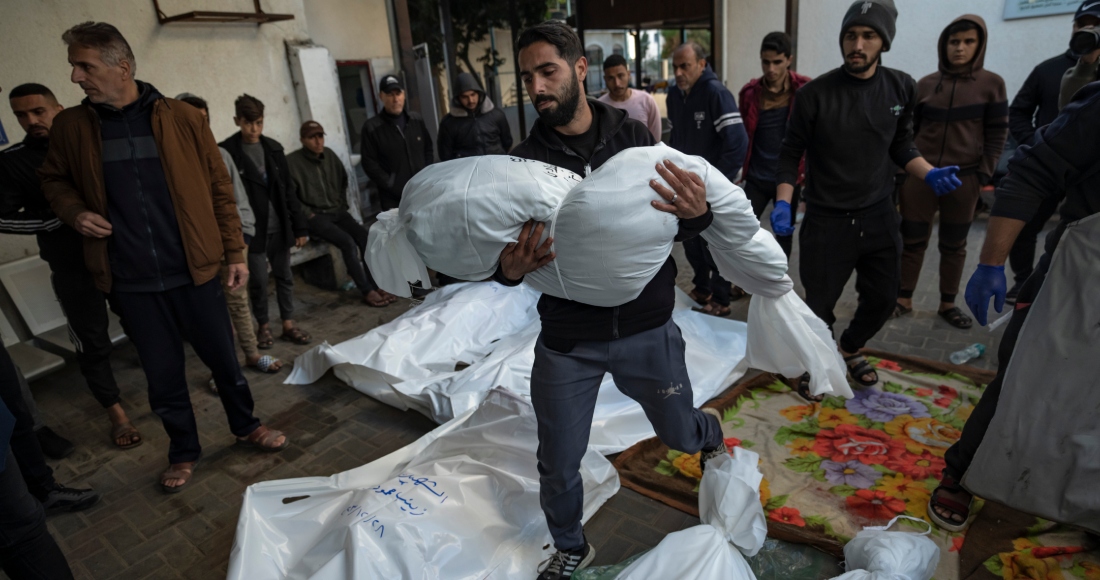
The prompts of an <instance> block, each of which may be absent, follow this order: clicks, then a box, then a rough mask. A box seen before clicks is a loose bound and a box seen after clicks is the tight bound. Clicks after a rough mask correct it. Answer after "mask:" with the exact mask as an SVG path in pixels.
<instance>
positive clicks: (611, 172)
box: [368, 145, 852, 397]
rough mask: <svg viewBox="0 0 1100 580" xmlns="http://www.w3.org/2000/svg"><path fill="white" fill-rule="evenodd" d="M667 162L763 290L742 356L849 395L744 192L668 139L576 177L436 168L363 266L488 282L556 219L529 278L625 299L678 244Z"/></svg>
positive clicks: (546, 286)
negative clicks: (693, 179) (502, 259)
mask: <svg viewBox="0 0 1100 580" xmlns="http://www.w3.org/2000/svg"><path fill="white" fill-rule="evenodd" d="M664 159H669V160H671V161H673V162H674V163H675V164H676V165H678V166H679V167H681V168H683V169H685V170H687V171H692V172H694V173H696V174H697V175H699V176H700V177H701V178H702V179H703V181H704V183H705V185H706V190H707V201H708V202H709V203H710V204H711V210H712V211H713V213H714V221H713V222H712V224H711V226H710V227H709V228H707V230H705V231H704V232H703V234H702V236H703V238H704V239H705V240H706V241H707V243H708V244H709V245H710V249H711V254H712V256H714V260H715V263H716V265H717V266H718V269H719V271H720V272H721V273H722V275H723V276H724V277H726V278H727V279H728V280H730V281H731V282H733V283H734V284H737V285H738V286H740V287H742V288H744V289H745V290H747V291H748V292H750V293H752V294H754V295H756V296H757V297H758V298H760V299H759V300H755V301H754V303H752V304H751V305H750V309H755V310H756V317H757V318H763V319H766V322H767V324H765V325H763V326H759V327H756V328H751V330H750V339H749V340H750V342H759V343H760V344H761V345H762V346H761V347H759V348H750V349H749V357H748V360H746V365H747V366H751V367H753V368H758V369H761V370H765V371H771V372H779V373H782V374H784V375H785V376H790V377H794V376H799V375H801V374H802V373H803V372H810V373H811V383H810V390H811V392H812V393H814V394H821V393H833V394H837V395H840V396H844V397H851V396H852V393H851V389H850V388H849V387H848V383H847V380H846V379H845V369H844V363H843V360H842V359H841V358H840V355H839V353H837V352H836V348H835V343H834V342H833V340H832V336H831V333H830V332H829V330H828V328H827V327H826V325H825V324H824V322H822V321H821V320H820V319H818V318H817V317H816V316H814V315H813V313H812V312H810V310H809V308H808V307H806V305H805V304H804V303H802V301H801V299H799V298H798V297H797V296H795V295H794V294H792V293H791V289H792V287H793V284H792V282H791V280H790V278H788V277H787V275H786V272H787V259H786V256H785V255H784V254H783V251H782V249H780V247H779V245H778V244H777V243H776V242H775V239H774V238H773V237H772V235H771V234H770V233H769V232H767V231H764V230H762V229H761V228H760V223H759V221H758V220H757V219H756V216H755V215H754V214H753V212H752V206H751V204H750V203H749V201H748V199H747V198H746V197H745V193H744V192H743V191H742V190H741V188H739V187H737V186H736V185H734V184H733V183H731V182H730V181H729V180H728V179H726V178H725V176H723V175H722V174H721V172H719V171H718V170H717V169H715V168H714V167H713V166H711V165H710V164H709V163H707V162H706V161H705V160H703V159H702V158H701V157H696V156H689V155H684V154H683V153H680V152H678V151H676V150H674V149H671V148H669V147H666V146H663V145H659V146H654V147H635V148H631V149H627V150H625V151H622V152H620V153H618V154H616V155H615V156H614V157H612V158H611V159H610V160H608V161H607V162H606V163H605V164H604V165H602V166H601V167H600V168H599V169H597V170H596V171H594V172H592V174H591V175H589V176H587V177H586V178H584V179H583V180H581V181H580V182H579V183H577V180H578V178H577V176H576V175H575V174H572V173H570V172H568V171H565V170H563V169H561V168H557V167H555V166H552V165H548V164H545V163H541V162H536V161H531V160H524V159H519V158H515V157H507V156H484V157H476V158H468V159H456V160H453V161H447V162H444V163H438V164H435V165H431V166H429V167H427V168H425V169H424V170H422V171H421V172H420V173H418V174H417V175H416V176H414V177H413V178H412V179H411V180H410V181H409V183H408V184H407V185H406V186H405V189H404V192H403V193H402V199H401V205H400V207H399V209H398V210H391V211H389V212H386V213H383V214H381V215H380V216H379V218H378V222H377V223H376V224H374V225H373V226H372V227H371V232H370V241H369V243H368V253H369V255H370V258H369V260H368V264H369V266H370V269H371V272H372V274H373V275H374V278H375V280H376V281H377V282H378V284H379V286H380V287H382V288H383V289H385V290H387V291H389V292H393V293H395V294H397V295H401V296H408V295H409V283H411V282H417V281H420V282H421V283H424V284H426V283H427V282H428V277H427V270H426V267H427V268H432V269H434V270H437V271H439V272H442V273H444V274H447V275H450V276H454V277H456V278H460V279H465V280H483V279H485V278H488V277H489V276H491V275H492V274H493V272H494V271H495V270H496V266H497V263H498V259H499V255H500V252H501V251H502V250H503V249H504V247H505V246H506V245H507V244H509V243H512V242H515V241H516V239H517V237H518V236H519V233H520V230H521V229H522V227H523V225H524V223H526V222H527V221H528V220H537V221H542V222H546V223H548V224H549V228H548V229H547V231H546V232H544V234H543V235H544V237H546V236H553V237H554V252H555V253H556V256H557V257H556V258H555V259H554V261H553V262H551V263H549V264H547V265H546V266H544V267H542V268H540V269H539V270H536V271H535V272H532V273H530V274H528V275H527V277H526V278H525V282H526V283H527V284H529V285H530V286H531V287H532V288H534V289H536V290H538V291H539V292H543V293H546V294H550V295H552V296H557V297H559V298H565V299H568V300H575V301H578V302H582V303H585V304H591V305H594V306H604V307H612V306H619V305H621V304H624V303H626V302H629V301H630V300H633V299H634V298H636V297H637V296H638V295H639V294H640V293H641V291H642V289H643V288H644V287H645V285H646V284H648V283H649V281H650V280H652V279H653V276H654V275H655V274H656V273H657V271H658V270H659V269H660V267H661V265H662V264H663V263H664V262H665V260H667V259H668V256H669V254H670V253H671V251H672V243H673V238H674V237H675V236H676V232H677V230H678V220H677V218H676V217H675V216H673V215H671V214H668V213H665V212H661V211H658V210H656V209H654V208H653V207H651V206H650V204H649V202H650V201H653V200H660V199H661V198H660V196H658V195H657V193H656V192H654V191H653V190H652V189H651V188H650V186H649V181H650V179H660V176H659V175H658V174H657V172H656V170H655V169H654V167H655V165H656V164H657V163H658V162H660V161H662V160H664ZM755 334H759V335H760V338H759V339H756V338H754V336H753V335H755ZM777 345H778V346H779V348H778V349H776V348H774V347H775V346H777Z"/></svg>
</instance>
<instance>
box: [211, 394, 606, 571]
mask: <svg viewBox="0 0 1100 580" xmlns="http://www.w3.org/2000/svg"><path fill="white" fill-rule="evenodd" d="M537 446H538V441H537V436H536V426H535V418H534V412H533V411H532V409H531V407H530V405H529V404H528V403H527V402H525V401H524V400H523V399H521V398H519V397H517V396H515V395H513V394H511V393H508V392H507V391H504V390H502V389H496V390H494V391H493V392H492V393H490V394H489V396H488V397H487V398H486V400H485V401H484V402H483V403H482V404H481V405H480V406H479V407H478V408H477V409H474V410H470V411H469V412H467V413H466V414H464V415H462V416H460V417H456V418H455V419H454V420H452V421H450V422H448V423H446V424H445V425H442V426H440V427H439V428H437V429H435V430H434V431H432V432H431V433H429V434H427V435H425V436H424V437H422V438H421V439H420V440H418V441H417V442H415V443H413V444H412V445H409V446H408V447H405V448H403V449H400V450H398V451H396V452H394V453H392V454H390V455H387V456H386V457H383V458H381V459H379V460H377V461H374V462H372V463H369V464H367V465H364V466H362V467H359V468H357V469H353V470H351V471H346V472H344V473H339V474H336V475H333V476H331V477H309V478H301V479H290V480H282V481H269V482H263V483H258V484H255V485H252V486H249V488H248V489H247V490H246V491H245V496H244V504H243V506H242V508H241V515H240V519H239V521H238V525H237V537H236V541H235V542H234V545H233V550H232V553H231V554H230V561H229V573H228V578H229V579H230V580H267V579H283V578H287V579H310V580H337V579H339V580H344V579H345V578H405V579H416V578H424V579H429V578H431V579H436V578H438V579H448V580H449V579H466V578H469V579H474V578H479V579H480V578H491V579H508V578H517V579H524V580H528V579H530V578H532V577H534V575H535V574H534V570H535V569H536V568H537V566H538V563H539V562H540V561H541V560H543V559H545V558H546V557H547V556H548V555H549V551H548V550H544V549H543V546H546V545H547V544H550V543H552V540H551V537H550V531H549V530H548V529H547V527H546V519H545V517H544V516H543V514H542V510H541V508H540V507H539V499H538V496H539V494H538V489H539V485H538V470H537V467H536V464H537V462H536V459H535V449H536V447H537ZM580 474H581V478H582V480H583V482H584V491H585V494H584V514H583V520H585V521H587V519H588V518H590V517H591V516H592V515H593V514H594V513H595V511H596V510H597V509H599V507H600V506H601V505H602V504H603V503H604V502H605V501H607V499H608V498H610V497H611V496H612V495H614V494H615V493H616V492H617V491H618V489H619V478H618V474H617V473H616V472H615V469H614V467H612V465H611V464H610V463H609V462H608V461H607V460H606V459H604V458H603V457H602V456H601V455H600V454H599V453H597V452H596V451H594V450H592V449H589V450H588V452H587V453H586V454H585V456H584V458H583V460H582V461H581V468H580Z"/></svg>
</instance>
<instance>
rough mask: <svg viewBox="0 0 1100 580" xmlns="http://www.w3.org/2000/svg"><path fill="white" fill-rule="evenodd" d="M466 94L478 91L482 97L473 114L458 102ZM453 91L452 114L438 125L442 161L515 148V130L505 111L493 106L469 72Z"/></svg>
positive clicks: (459, 76) (498, 152)
mask: <svg viewBox="0 0 1100 580" xmlns="http://www.w3.org/2000/svg"><path fill="white" fill-rule="evenodd" d="M466 91H477V94H478V95H479V96H480V100H479V101H478V105H477V109H475V110H474V112H473V113H470V112H469V111H467V110H466V109H464V108H462V103H461V102H459V100H458V95H461V94H462V93H464V92H466ZM454 92H455V95H456V96H455V98H454V99H452V101H453V104H452V106H451V112H450V113H449V114H448V115H447V116H446V117H443V121H442V122H440V123H439V160H440V161H450V160H451V159H458V158H459V157H474V156H477V155H505V154H507V153H508V151H510V150H511V149H512V129H511V128H510V127H509V126H508V119H507V118H506V117H505V116H504V111H501V110H500V109H498V108H496V107H494V106H493V101H491V100H489V99H488V97H486V96H485V91H483V90H481V87H479V86H478V85H477V80H475V79H474V76H473V75H471V74H470V73H462V74H460V75H458V80H457V81H455V91H454Z"/></svg>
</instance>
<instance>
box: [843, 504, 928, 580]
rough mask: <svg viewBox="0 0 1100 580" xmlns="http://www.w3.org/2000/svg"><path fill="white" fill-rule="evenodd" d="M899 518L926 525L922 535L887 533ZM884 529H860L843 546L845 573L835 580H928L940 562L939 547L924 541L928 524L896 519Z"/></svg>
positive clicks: (875, 527)
mask: <svg viewBox="0 0 1100 580" xmlns="http://www.w3.org/2000/svg"><path fill="white" fill-rule="evenodd" d="M899 518H905V519H907V520H913V521H915V522H919V523H921V524H923V525H927V526H929V527H928V531H927V532H924V533H923V534H914V533H910V532H890V531H887V530H889V529H890V526H893V525H894V522H896V521H898V519H899ZM899 518H894V519H892V520H890V523H888V524H886V525H885V526H873V527H868V528H863V530H861V531H860V532H859V533H858V534H856V537H854V538H852V540H851V541H849V542H848V543H847V544H845V545H844V566H845V567H846V568H847V569H848V572H846V573H844V574H841V575H840V576H837V577H836V579H835V580H929V579H930V578H932V574H933V573H935V571H936V565H937V564H939V561H940V548H939V546H937V545H936V543H935V542H933V541H932V540H930V539H928V534H929V533H930V532H931V531H932V528H931V524H928V523H927V522H925V521H924V520H918V519H916V518H911V517H909V516H899Z"/></svg>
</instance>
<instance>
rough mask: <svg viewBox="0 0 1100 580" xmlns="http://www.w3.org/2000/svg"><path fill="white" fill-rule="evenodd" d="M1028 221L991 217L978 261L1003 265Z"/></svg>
mask: <svg viewBox="0 0 1100 580" xmlns="http://www.w3.org/2000/svg"><path fill="white" fill-rule="evenodd" d="M1025 225H1027V222H1024V221H1022V220H1017V219H1012V218H1006V217H991V218H989V227H988V228H987V229H986V232H985V243H984V244H982V253H981V256H980V257H979V258H978V261H979V262H980V263H982V264H987V265H989V266H1003V265H1004V263H1005V260H1007V259H1008V253H1009V252H1010V251H1012V244H1014V243H1015V242H1016V236H1019V235H1020V230H1022V229H1024V226H1025Z"/></svg>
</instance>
